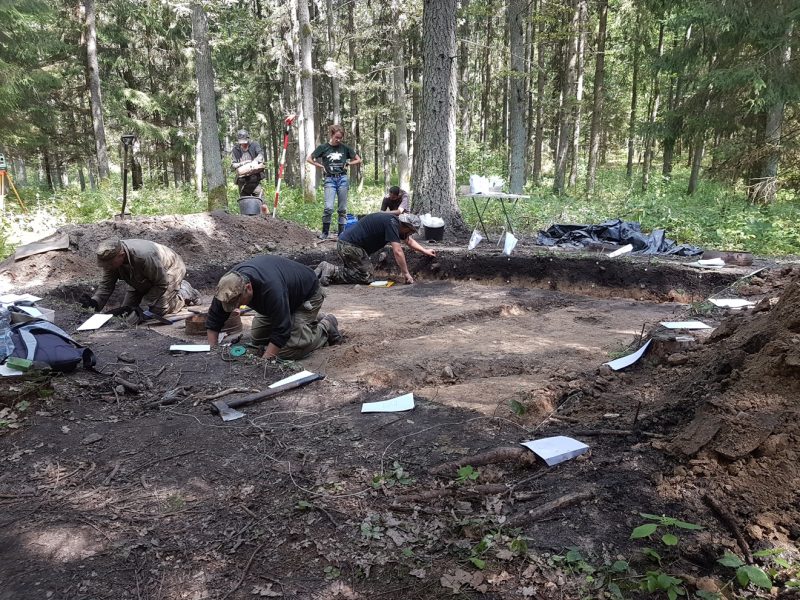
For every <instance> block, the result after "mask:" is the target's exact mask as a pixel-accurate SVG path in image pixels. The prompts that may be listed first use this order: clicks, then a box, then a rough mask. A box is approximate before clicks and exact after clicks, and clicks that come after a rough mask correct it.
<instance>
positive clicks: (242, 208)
mask: <svg viewBox="0 0 800 600" xmlns="http://www.w3.org/2000/svg"><path fill="white" fill-rule="evenodd" d="M262 204H263V202H261V198H257V197H255V196H242V197H241V198H239V213H240V214H243V215H248V216H253V215H260V214H261V205H262Z"/></svg>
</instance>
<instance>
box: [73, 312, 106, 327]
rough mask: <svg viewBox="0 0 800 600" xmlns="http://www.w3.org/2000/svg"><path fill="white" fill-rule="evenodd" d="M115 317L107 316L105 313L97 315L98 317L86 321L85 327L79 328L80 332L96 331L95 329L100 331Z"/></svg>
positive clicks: (93, 316)
mask: <svg viewBox="0 0 800 600" xmlns="http://www.w3.org/2000/svg"><path fill="white" fill-rule="evenodd" d="M113 316H114V315H107V314H105V313H97V314H96V315H92V316H91V317H89V318H88V319H86V321H84V323H83V325H81V326H80V327H78V331H94V330H95V329H100V328H101V327H102V326H103V325H105V324H106V323H107V322H108V320H109V319H110V318H111V317H113Z"/></svg>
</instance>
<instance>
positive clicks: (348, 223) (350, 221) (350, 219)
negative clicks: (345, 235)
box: [344, 215, 358, 231]
mask: <svg viewBox="0 0 800 600" xmlns="http://www.w3.org/2000/svg"><path fill="white" fill-rule="evenodd" d="M356 223H358V217H357V216H355V215H347V219H346V220H345V222H344V230H345V231H347V230H348V229H350V228H351V227H354V226H355V224H356Z"/></svg>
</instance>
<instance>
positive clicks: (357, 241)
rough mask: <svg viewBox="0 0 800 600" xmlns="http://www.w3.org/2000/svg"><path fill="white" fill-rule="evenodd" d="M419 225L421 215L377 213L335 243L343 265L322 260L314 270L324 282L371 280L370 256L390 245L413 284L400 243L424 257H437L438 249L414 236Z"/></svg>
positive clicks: (407, 277) (402, 270) (405, 275)
mask: <svg viewBox="0 0 800 600" xmlns="http://www.w3.org/2000/svg"><path fill="white" fill-rule="evenodd" d="M419 227H420V220H419V217H418V216H417V215H412V214H411V213H405V214H402V215H399V216H398V215H395V214H392V213H391V212H377V213H372V214H371V215H367V216H366V217H363V218H361V219H359V220H358V223H356V224H355V225H354V226H353V227H351V228H350V229H348V230H347V231H345V232H344V233H343V234H341V235H340V236H339V239H338V241H337V242H336V252H337V254H338V255H339V258H341V259H342V262H343V263H344V265H343V266H341V267H339V266H336V265H333V264H331V263H329V262H325V261H323V262H321V263H320V264H319V265H318V266H317V268H316V269H315V270H314V272H315V273H316V274H317V277H319V282H320V283H321V284H322V285H329V284H331V283H370V282H371V281H372V277H373V272H374V269H373V267H372V261H371V260H370V258H369V255H370V254H374V253H375V252H377V251H378V250H380V249H381V248H383V247H384V246H385V245H386V244H389V245H390V246H391V247H392V253H393V254H394V260H395V262H396V263H397V266H398V267H400V274H401V275H402V276H403V278H404V279H405V282H406V283H414V278H413V277H412V276H411V273H409V271H408V264H407V263H406V255H405V254H404V253H403V247H402V246H401V245H400V242H401V241H404V242H405V243H406V245H407V246H408V247H409V248H411V249H412V250H414V251H415V252H419V253H420V254H424V255H425V256H436V252H435V251H433V250H429V249H428V248H425V247H424V246H422V245H421V244H420V243H419V242H417V241H416V240H415V239H413V238H412V237H411V236H412V235H413V234H414V233H416V232H417V230H418V229H419Z"/></svg>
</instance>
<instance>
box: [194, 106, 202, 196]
mask: <svg viewBox="0 0 800 600" xmlns="http://www.w3.org/2000/svg"><path fill="white" fill-rule="evenodd" d="M194 120H195V126H196V128H197V141H196V142H195V144H194V189H195V191H196V192H197V195H198V197H200V196H202V195H203V135H202V123H203V119H202V116H201V115H200V94H197V96H196V97H195V101H194Z"/></svg>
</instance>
